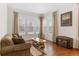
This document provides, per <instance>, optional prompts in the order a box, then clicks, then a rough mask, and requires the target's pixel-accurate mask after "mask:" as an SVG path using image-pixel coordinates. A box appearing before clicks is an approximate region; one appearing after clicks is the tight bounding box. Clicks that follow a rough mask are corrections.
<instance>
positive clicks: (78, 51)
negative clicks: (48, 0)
mask: <svg viewBox="0 0 79 59" xmlns="http://www.w3.org/2000/svg"><path fill="white" fill-rule="evenodd" d="M78 16H79V4H77V3H66V4H64V3H0V28H1V29H0V38H1V44H0V45H1V49H0V52H1V51H2V49H3V51H4V52H1V53H2V55H3V56H4V55H15V56H16V55H18V54H20V52H21V55H28V54H29V53H31V55H33V56H39V55H42V56H43V54H44V56H45V55H48V56H63V55H64V56H74V55H75V56H79V23H78V22H79V17H78ZM66 19H67V21H66ZM16 33H17V34H19V35H20V36H21V38H22V39H23V40H21V39H20V40H21V42H22V43H23V42H24V41H26V42H27V43H28V44H22V45H19V47H17V46H16V48H15V47H14V48H15V49H14V50H16V51H17V50H19V49H21V48H23V49H26V48H24V47H27V46H29V47H30V48H28V51H26V52H25V51H21V50H20V52H17V53H16V51H15V53H13V52H14V51H13V50H11V52H10V51H8V52H9V54H8V52H7V50H8V49H9V48H5V47H2V44H3V43H2V42H4V40H3V41H2V39H4V37H5V36H6V35H7V34H8V35H9V34H10V35H11V36H12V35H13V36H15V34H16ZM19 35H17V36H19ZM20 36H19V37H20ZM9 38H10V37H9ZM59 39H61V40H62V41H61V42H63V41H64V43H61V42H59V41H60V40H59ZM65 39H66V40H65ZM20 40H19V41H18V42H20ZM40 40H41V41H42V42H43V43H41V44H38V47H39V48H40V49H41V50H40V49H37V48H36V49H35V48H34V46H35V47H36V46H37V42H36V41H40ZM57 40H58V41H57ZM67 40H68V41H67ZM14 41H17V40H14V39H13V42H14ZM68 42H69V43H68ZM29 43H31V44H29ZM67 43H68V44H69V45H68V44H67ZM13 44H15V45H16V43H13ZM33 44H34V46H33ZM44 44H45V45H44ZM4 45H5V46H6V43H5V42H4V44H3V46H4ZM31 45H32V46H31ZM67 45H68V46H67ZM11 46H12V45H11ZM41 47H43V49H44V50H45V51H43V50H42V48H41ZM4 48H5V49H4ZM12 48H13V47H12ZM68 48H70V49H68ZM10 49H11V47H10ZM57 49H59V50H57ZM38 50H40V51H41V52H39V51H38ZM60 50H62V51H63V52H60ZM5 51H6V52H7V53H6V52H5ZM64 51H65V52H64ZM48 52H50V53H48ZM69 52H70V53H69ZM11 53H13V54H11ZM29 56H30V54H29Z"/></svg>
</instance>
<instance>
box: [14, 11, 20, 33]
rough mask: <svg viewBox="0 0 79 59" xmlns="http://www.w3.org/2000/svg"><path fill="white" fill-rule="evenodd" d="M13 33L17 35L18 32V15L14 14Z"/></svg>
mask: <svg viewBox="0 0 79 59" xmlns="http://www.w3.org/2000/svg"><path fill="white" fill-rule="evenodd" d="M13 33H19V31H18V13H17V12H14V30H13Z"/></svg>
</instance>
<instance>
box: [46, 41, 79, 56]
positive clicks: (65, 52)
mask: <svg viewBox="0 0 79 59" xmlns="http://www.w3.org/2000/svg"><path fill="white" fill-rule="evenodd" d="M44 52H45V53H46V54H47V56H79V49H67V48H63V47H60V46H58V45H56V44H55V43H52V42H50V41H47V42H46V43H45V49H44Z"/></svg>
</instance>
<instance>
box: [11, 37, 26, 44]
mask: <svg viewBox="0 0 79 59" xmlns="http://www.w3.org/2000/svg"><path fill="white" fill-rule="evenodd" d="M12 40H13V43H14V44H21V43H25V41H24V40H23V39H22V38H21V39H20V38H12Z"/></svg>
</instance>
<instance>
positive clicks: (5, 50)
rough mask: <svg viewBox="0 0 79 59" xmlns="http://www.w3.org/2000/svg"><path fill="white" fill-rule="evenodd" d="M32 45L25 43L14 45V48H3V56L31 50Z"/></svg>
mask: <svg viewBox="0 0 79 59" xmlns="http://www.w3.org/2000/svg"><path fill="white" fill-rule="evenodd" d="M30 48H31V44H30V43H23V44H17V45H12V46H7V47H3V48H1V55H4V54H7V53H10V52H15V51H20V50H27V49H29V50H30Z"/></svg>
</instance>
